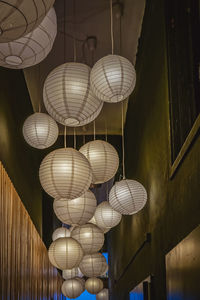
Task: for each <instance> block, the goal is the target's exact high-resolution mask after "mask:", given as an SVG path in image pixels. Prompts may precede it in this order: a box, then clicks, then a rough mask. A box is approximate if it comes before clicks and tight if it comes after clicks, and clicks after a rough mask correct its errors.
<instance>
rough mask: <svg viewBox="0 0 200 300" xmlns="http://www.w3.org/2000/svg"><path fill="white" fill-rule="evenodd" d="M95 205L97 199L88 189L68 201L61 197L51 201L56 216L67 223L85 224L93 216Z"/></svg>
mask: <svg viewBox="0 0 200 300" xmlns="http://www.w3.org/2000/svg"><path fill="white" fill-rule="evenodd" d="M83 176H84V175H83ZM96 206H97V200H96V198H95V195H94V194H93V193H92V192H91V191H90V190H88V191H87V192H85V193H84V194H83V195H82V196H80V197H79V198H76V199H73V200H70V201H67V200H66V199H62V198H61V199H55V200H54V203H53V209H54V212H55V214H56V216H57V218H58V219H59V220H60V221H62V222H63V223H65V224H69V225H83V224H86V223H87V222H88V221H89V220H90V218H91V217H92V216H93V214H94V212H95V209H96Z"/></svg>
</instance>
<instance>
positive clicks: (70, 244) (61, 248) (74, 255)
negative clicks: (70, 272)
mask: <svg viewBox="0 0 200 300" xmlns="http://www.w3.org/2000/svg"><path fill="white" fill-rule="evenodd" d="M48 255H49V260H50V262H51V264H52V265H53V266H55V267H56V268H58V269H61V270H66V269H72V268H75V267H78V266H79V264H80V262H81V260H82V258H83V250H82V248H81V245H80V244H79V243H78V242H77V241H76V240H74V239H72V238H71V237H66V238H59V239H57V240H55V241H54V242H53V243H51V245H50V247H49V250H48Z"/></svg>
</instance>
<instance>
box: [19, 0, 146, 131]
mask: <svg viewBox="0 0 200 300" xmlns="http://www.w3.org/2000/svg"><path fill="white" fill-rule="evenodd" d="M118 2H119V1H116V2H115V1H114V0H113V4H114V5H113V13H114V16H113V19H114V41H115V48H114V53H115V54H120V55H122V56H124V57H126V58H128V59H129V60H130V61H131V62H132V63H133V64H135V60H136V53H137V47H138V39H139V37H140V32H141V26H142V20H143V15H144V8H145V0H123V1H121V3H122V4H123V14H122V16H121V18H117V15H118V12H119V6H118V5H117V4H116V3H118ZM73 3H74V4H73ZM109 5H110V4H109V0H92V1H91V0H56V1H55V5H54V7H55V10H56V14H57V20H58V34H57V37H56V40H55V43H54V46H53V49H52V51H51V53H50V54H49V55H48V57H47V58H46V59H45V60H44V61H43V62H42V63H40V64H39V65H37V66H34V67H31V68H27V69H25V70H24V74H25V79H26V83H27V87H28V90H29V94H30V98H31V102H32V105H33V109H34V111H38V107H39V103H41V107H42V111H45V108H44V106H43V104H42V102H43V101H42V90H43V83H44V80H45V78H46V77H47V75H48V74H49V72H50V71H51V70H52V69H54V68H55V67H57V66H58V65H60V64H63V63H64V62H70V61H73V60H74V42H73V36H75V40H76V43H75V44H76V57H77V61H78V62H83V63H86V64H88V65H90V66H92V64H93V63H94V62H96V61H97V60H98V59H100V58H101V57H103V56H105V55H107V54H110V53H111V40H110V6H109ZM90 36H95V37H96V39H97V47H96V50H95V52H94V55H92V52H91V51H89V49H88V47H87V43H86V40H87V38H88V37H90ZM126 108H127V100H125V101H124V113H126ZM95 127H96V134H105V132H106V131H107V132H108V134H111V135H117V134H121V103H117V104H108V103H105V104H104V107H103V109H102V112H101V113H100V115H99V116H98V118H97V119H96V121H95ZM67 132H68V134H72V133H73V128H69V127H68V128H67ZM62 133H63V126H61V125H60V134H62ZM76 133H77V134H83V135H86V134H92V133H93V124H89V125H86V126H84V127H77V128H76Z"/></svg>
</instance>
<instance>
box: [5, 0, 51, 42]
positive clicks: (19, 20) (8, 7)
mask: <svg viewBox="0 0 200 300" xmlns="http://www.w3.org/2000/svg"><path fill="white" fill-rule="evenodd" d="M53 4H54V0H37V1H35V0H21V1H13V0H4V1H0V12H1V14H0V43H7V42H10V41H13V40H16V39H19V38H20V37H22V36H24V35H26V34H27V33H29V32H30V31H32V30H34V29H35V28H36V27H37V26H38V25H39V24H40V23H41V22H42V20H43V19H44V17H45V16H46V14H47V12H48V11H49V9H50V8H51V7H52V6H53Z"/></svg>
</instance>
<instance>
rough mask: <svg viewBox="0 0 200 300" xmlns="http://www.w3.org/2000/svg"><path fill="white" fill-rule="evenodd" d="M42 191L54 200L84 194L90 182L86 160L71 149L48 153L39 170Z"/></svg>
mask: <svg viewBox="0 0 200 300" xmlns="http://www.w3.org/2000/svg"><path fill="white" fill-rule="evenodd" d="M39 177H40V183H41V185H42V187H43V189H44V190H45V191H46V192H47V193H48V194H49V195H50V196H52V197H54V198H66V199H68V200H70V199H74V198H77V197H79V196H81V195H82V194H83V193H84V192H86V191H87V190H88V188H89V186H90V184H91V181H92V171H91V167H90V165H89V162H88V160H87V159H86V158H85V156H84V155H83V154H81V153H80V152H79V151H77V150H75V149H73V148H61V149H57V150H54V151H52V152H51V153H49V154H48V155H47V156H46V157H45V158H44V159H43V161H42V163H41V165H40V170H39Z"/></svg>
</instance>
